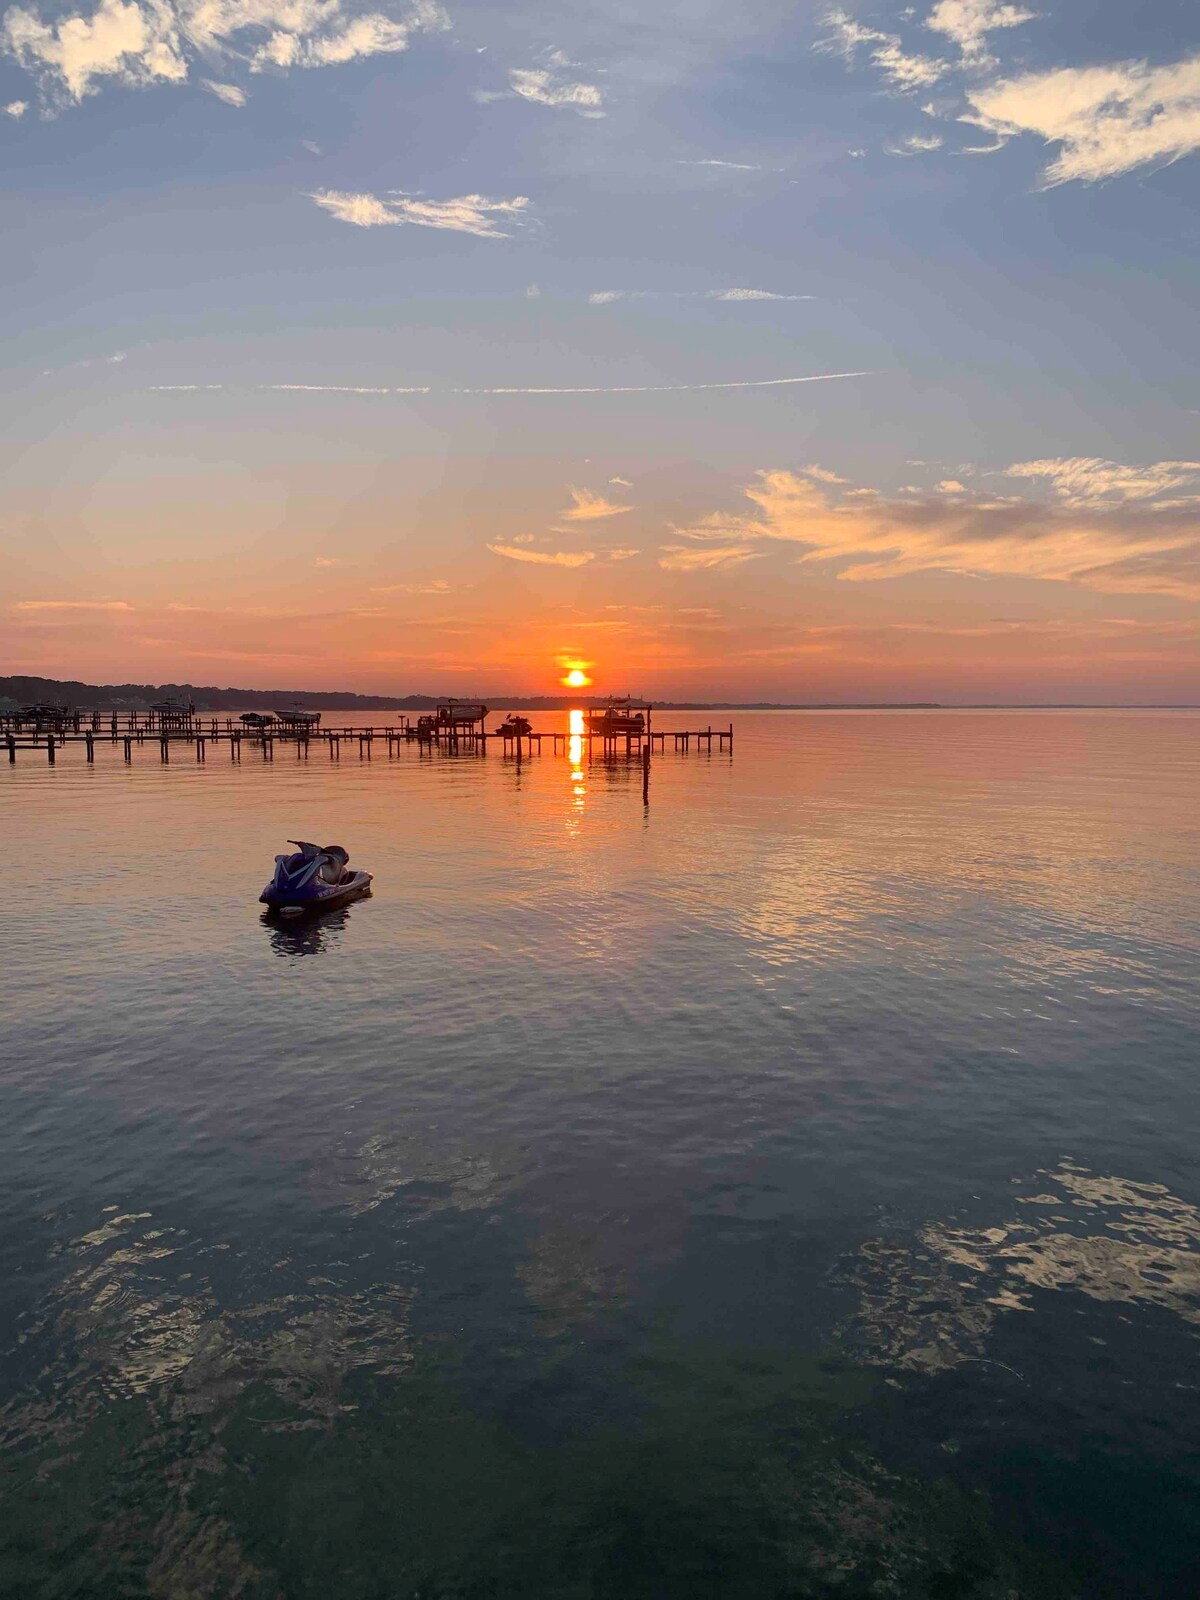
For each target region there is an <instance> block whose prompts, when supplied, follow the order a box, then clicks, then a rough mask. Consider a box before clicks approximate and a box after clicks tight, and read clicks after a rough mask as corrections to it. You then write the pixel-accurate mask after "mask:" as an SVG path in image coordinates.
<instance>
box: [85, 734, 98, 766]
mask: <svg viewBox="0 0 1200 1600" xmlns="http://www.w3.org/2000/svg"><path fill="white" fill-rule="evenodd" d="M83 738H84V743H85V744H86V745H87V758H88V760H89V761H95V759H96V745H95V735H94V734H93V733H91V732H88V733H85V734H84V736H83Z"/></svg>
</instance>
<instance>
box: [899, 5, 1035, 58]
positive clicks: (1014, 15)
mask: <svg viewBox="0 0 1200 1600" xmlns="http://www.w3.org/2000/svg"><path fill="white" fill-rule="evenodd" d="M1036 16H1037V12H1036V11H1027V10H1026V9H1025V7H1024V6H1014V5H1005V4H1003V3H1002V0H938V3H937V5H935V6H934V8H933V10H932V11H931V12H930V13H929V16H928V18H927V20H926V23H925V26H926V27H927V28H932V29H933V31H934V32H935V33H944V34H945V35H946V37H947V38H948V39H953V40H954V42H955V44H956V45H958V47H959V49H960V50H961V51H962V53H963V55H964V56H979V55H982V54H983V52H984V50H985V48H986V44H987V36H988V34H989V33H995V32H998V31H999V30H1000V29H1001V28H1016V27H1018V26H1019V25H1020V24H1021V23H1022V22H1031V21H1032V20H1033V19H1034V17H1036Z"/></svg>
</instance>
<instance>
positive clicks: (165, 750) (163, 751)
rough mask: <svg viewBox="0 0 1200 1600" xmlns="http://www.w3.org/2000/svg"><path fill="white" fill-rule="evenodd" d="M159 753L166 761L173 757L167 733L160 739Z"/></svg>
mask: <svg viewBox="0 0 1200 1600" xmlns="http://www.w3.org/2000/svg"><path fill="white" fill-rule="evenodd" d="M158 753H159V755H160V756H161V757H162V759H163V760H164V761H170V759H171V748H170V741H169V740H168V739H167V736H166V734H165V733H164V734H163V735H162V736H161V737H160V738H159V741H158Z"/></svg>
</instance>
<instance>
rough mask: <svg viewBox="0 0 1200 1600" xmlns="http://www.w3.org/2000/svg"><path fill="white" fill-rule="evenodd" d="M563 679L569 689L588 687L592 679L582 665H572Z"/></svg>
mask: <svg viewBox="0 0 1200 1600" xmlns="http://www.w3.org/2000/svg"><path fill="white" fill-rule="evenodd" d="M562 681H563V682H564V683H565V684H566V686H567V688H568V689H586V688H587V686H588V684H589V683H591V681H592V680H591V679H590V678H589V677H588V675H587V673H586V672H585V671H584V670H583V668H582V667H572V668H571V670H570V672H568V673H567V675H566V677H565V678H564V679H563V680H562Z"/></svg>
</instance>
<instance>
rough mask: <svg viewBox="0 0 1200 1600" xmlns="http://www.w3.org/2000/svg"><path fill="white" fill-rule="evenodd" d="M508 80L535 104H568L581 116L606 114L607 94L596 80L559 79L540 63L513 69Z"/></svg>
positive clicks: (524, 97) (515, 90)
mask: <svg viewBox="0 0 1200 1600" xmlns="http://www.w3.org/2000/svg"><path fill="white" fill-rule="evenodd" d="M508 81H509V82H510V83H511V84H512V87H513V92H514V93H515V94H519V95H520V96H521V98H522V100H532V101H533V103H534V104H535V105H539V106H555V107H562V106H568V107H570V109H571V110H572V111H578V113H579V115H580V116H581V117H602V116H603V115H604V109H603V108H604V96H603V95H602V94H601V92H600V90H599V88H598V87H597V86H596V85H595V84H594V83H560V82H556V81H555V79H554V76H553V74H552V73H550V72H547V71H545V69H543V68H540V67H527V68H518V69H517V70H515V71H513V72H510V73H509V75H508Z"/></svg>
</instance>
